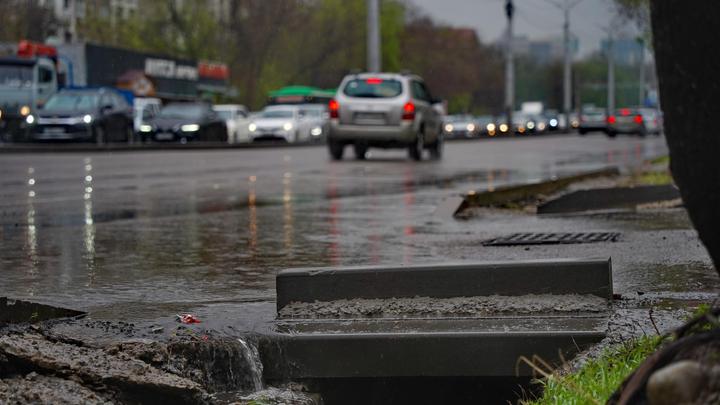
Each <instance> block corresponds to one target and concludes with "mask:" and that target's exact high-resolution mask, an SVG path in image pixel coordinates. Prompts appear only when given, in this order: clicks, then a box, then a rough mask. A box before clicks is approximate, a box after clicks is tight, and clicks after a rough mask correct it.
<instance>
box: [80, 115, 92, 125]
mask: <svg viewBox="0 0 720 405" xmlns="http://www.w3.org/2000/svg"><path fill="white" fill-rule="evenodd" d="M82 120H83V122H84V123H86V124H89V123H91V122H92V121H93V116H92V115H90V114H85V115H83V118H82Z"/></svg>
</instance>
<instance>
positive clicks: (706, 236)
mask: <svg viewBox="0 0 720 405" xmlns="http://www.w3.org/2000/svg"><path fill="white" fill-rule="evenodd" d="M651 19H652V30H653V42H654V48H655V58H656V65H657V73H658V80H659V83H660V102H661V103H662V110H663V112H664V119H665V134H666V138H667V143H668V147H669V148H670V169H671V171H672V174H673V178H674V179H675V182H676V183H677V185H678V187H679V188H680V194H681V195H682V199H683V202H684V203H685V206H686V207H687V210H688V212H689V214H690V219H691V220H692V222H693V225H695V228H696V229H697V231H698V233H699V235H700V239H701V240H702V242H703V243H704V244H705V247H706V248H707V250H708V252H709V253H710V256H711V257H712V260H713V262H714V264H715V269H716V270H718V269H720V125H718V121H719V120H720V76H719V75H720V53H718V37H717V35H716V34H715V28H714V27H716V26H717V21H718V20H719V19H720V1H717V0H698V1H691V2H688V1H683V0H652V1H651Z"/></svg>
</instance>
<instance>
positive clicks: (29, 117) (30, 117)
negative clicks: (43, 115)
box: [25, 114, 35, 124]
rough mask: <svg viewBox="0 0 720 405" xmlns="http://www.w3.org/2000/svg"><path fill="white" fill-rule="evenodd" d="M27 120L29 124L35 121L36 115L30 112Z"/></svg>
mask: <svg viewBox="0 0 720 405" xmlns="http://www.w3.org/2000/svg"><path fill="white" fill-rule="evenodd" d="M25 122H27V123H28V124H33V123H35V116H33V115H32V114H29V115H28V116H27V117H25Z"/></svg>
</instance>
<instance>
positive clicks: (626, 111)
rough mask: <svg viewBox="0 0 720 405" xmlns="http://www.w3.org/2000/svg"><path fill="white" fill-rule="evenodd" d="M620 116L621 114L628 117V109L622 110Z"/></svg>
mask: <svg viewBox="0 0 720 405" xmlns="http://www.w3.org/2000/svg"><path fill="white" fill-rule="evenodd" d="M620 114H622V115H623V116H627V115H630V109H629V108H623V109H622V110H620Z"/></svg>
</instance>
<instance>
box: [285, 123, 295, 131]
mask: <svg viewBox="0 0 720 405" xmlns="http://www.w3.org/2000/svg"><path fill="white" fill-rule="evenodd" d="M283 129H284V130H286V131H289V130H291V129H293V124H292V123H289V122H286V123H285V125H283Z"/></svg>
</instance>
